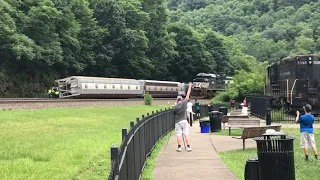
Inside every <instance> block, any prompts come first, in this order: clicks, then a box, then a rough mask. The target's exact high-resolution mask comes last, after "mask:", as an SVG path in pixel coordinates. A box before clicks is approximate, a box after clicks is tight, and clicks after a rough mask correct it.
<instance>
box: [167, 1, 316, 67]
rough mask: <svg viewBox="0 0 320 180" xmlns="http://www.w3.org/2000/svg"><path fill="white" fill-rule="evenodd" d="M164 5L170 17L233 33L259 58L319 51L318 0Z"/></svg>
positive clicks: (232, 34)
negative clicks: (166, 6) (169, 10)
mask: <svg viewBox="0 0 320 180" xmlns="http://www.w3.org/2000/svg"><path fill="white" fill-rule="evenodd" d="M168 7H169V8H170V9H172V12H171V14H172V18H171V19H172V20H173V21H180V22H183V23H184V24H187V25H190V26H193V27H195V29H197V30H198V31H202V30H204V29H211V30H213V31H217V32H220V33H222V34H223V35H225V36H233V37H234V38H236V39H238V40H239V41H240V42H241V43H242V44H243V45H244V46H245V48H244V49H243V51H244V53H246V54H248V55H251V56H254V57H255V58H256V59H257V60H259V61H264V60H267V61H270V62H275V61H277V60H279V59H280V57H283V56H288V55H296V54H299V53H319V52H320V43H319V39H318V37H319V33H320V2H319V1H318V0H303V1H301V0H290V1H288V0H264V1H261V0H242V1H239V0H169V1H168Z"/></svg>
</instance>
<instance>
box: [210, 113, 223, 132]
mask: <svg viewBox="0 0 320 180" xmlns="http://www.w3.org/2000/svg"><path fill="white" fill-rule="evenodd" d="M209 116H210V127H211V132H218V131H221V121H222V113H221V112H219V111H211V112H209Z"/></svg>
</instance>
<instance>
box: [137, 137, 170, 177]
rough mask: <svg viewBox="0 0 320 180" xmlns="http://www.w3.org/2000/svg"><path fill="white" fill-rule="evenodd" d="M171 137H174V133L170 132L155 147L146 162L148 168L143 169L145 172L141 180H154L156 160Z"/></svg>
mask: <svg viewBox="0 0 320 180" xmlns="http://www.w3.org/2000/svg"><path fill="white" fill-rule="evenodd" d="M170 135H172V132H168V134H166V135H165V136H164V137H162V139H160V141H159V142H158V143H157V144H156V145H155V147H154V149H153V150H152V153H151V156H150V157H148V158H147V160H146V166H145V167H144V169H143V172H142V173H141V179H145V180H147V179H152V177H153V173H152V172H153V169H154V167H155V166H156V159H157V157H158V154H159V153H160V151H161V149H162V147H163V146H164V145H165V143H166V142H167V141H168V139H169V137H170Z"/></svg>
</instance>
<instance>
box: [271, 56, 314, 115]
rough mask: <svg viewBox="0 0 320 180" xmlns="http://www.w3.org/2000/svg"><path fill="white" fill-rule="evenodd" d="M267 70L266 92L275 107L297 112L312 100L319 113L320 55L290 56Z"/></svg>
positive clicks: (311, 102)
mask: <svg viewBox="0 0 320 180" xmlns="http://www.w3.org/2000/svg"><path fill="white" fill-rule="evenodd" d="M267 71H268V74H267V79H266V81H267V82H266V86H265V95H267V96H271V97H272V98H273V100H272V103H271V105H272V107H273V108H286V109H287V110H289V111H291V112H295V111H296V110H297V109H300V108H301V107H303V106H304V105H305V104H307V103H308V104H311V105H312V106H313V107H314V108H313V113H314V114H319V112H320V96H319V92H320V86H319V82H320V60H319V55H314V54H303V55H297V56H295V57H286V58H283V59H282V60H281V61H280V62H277V63H274V64H272V65H271V66H269V67H268V70H267Z"/></svg>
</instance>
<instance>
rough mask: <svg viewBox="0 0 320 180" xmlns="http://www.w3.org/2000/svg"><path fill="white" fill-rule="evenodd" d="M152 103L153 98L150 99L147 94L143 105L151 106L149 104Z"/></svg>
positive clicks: (149, 95)
mask: <svg viewBox="0 0 320 180" xmlns="http://www.w3.org/2000/svg"><path fill="white" fill-rule="evenodd" d="M152 101H153V98H152V96H151V94H149V93H147V94H146V95H145V96H144V104H145V105H151V104H152Z"/></svg>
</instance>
